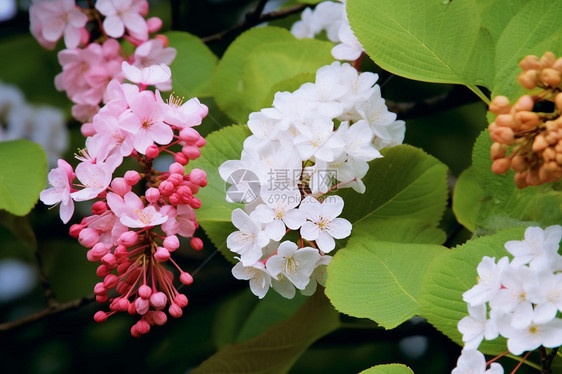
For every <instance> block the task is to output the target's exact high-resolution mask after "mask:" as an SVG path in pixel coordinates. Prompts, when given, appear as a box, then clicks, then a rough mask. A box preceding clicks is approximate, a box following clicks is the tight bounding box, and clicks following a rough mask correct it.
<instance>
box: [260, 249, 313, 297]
mask: <svg viewBox="0 0 562 374" xmlns="http://www.w3.org/2000/svg"><path fill="white" fill-rule="evenodd" d="M319 258H320V254H319V253H318V251H317V250H316V249H314V248H310V247H305V248H300V249H299V248H298V247H297V245H296V244H295V243H293V242H290V241H285V242H283V243H281V244H280V245H279V248H278V249H277V254H276V255H274V256H271V257H270V258H269V259H268V260H267V262H266V264H265V266H266V267H267V269H268V270H269V273H270V274H271V276H272V277H273V278H275V279H277V280H279V275H280V274H282V275H283V277H285V278H287V279H288V280H290V281H291V283H293V284H294V285H295V287H297V288H298V289H299V290H303V289H304V288H305V287H306V285H307V284H308V283H309V282H310V274H312V271H313V270H314V267H315V265H316V262H317V261H318V259H319Z"/></svg>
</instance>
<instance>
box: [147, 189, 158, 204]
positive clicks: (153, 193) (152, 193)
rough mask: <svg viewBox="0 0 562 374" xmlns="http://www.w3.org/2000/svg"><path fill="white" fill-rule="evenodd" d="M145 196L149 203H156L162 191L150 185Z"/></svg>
mask: <svg viewBox="0 0 562 374" xmlns="http://www.w3.org/2000/svg"><path fill="white" fill-rule="evenodd" d="M144 196H146V200H148V202H149V203H152V204H154V203H155V202H157V201H158V199H159V198H160V191H159V190H158V188H154V187H150V188H149V189H148V190H146V192H145V193H144Z"/></svg>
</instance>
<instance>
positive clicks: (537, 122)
mask: <svg viewBox="0 0 562 374" xmlns="http://www.w3.org/2000/svg"><path fill="white" fill-rule="evenodd" d="M519 66H520V67H521V68H522V69H523V72H522V73H521V74H519V76H518V77H517V80H518V82H519V83H520V84H521V85H522V86H523V87H525V88H526V89H528V90H532V94H529V95H523V96H521V97H520V98H519V99H518V100H517V101H516V102H515V104H513V105H511V103H510V101H509V100H508V99H507V98H506V97H505V96H497V97H495V98H494V100H492V103H491V104H490V107H489V110H490V112H492V113H494V114H495V115H496V120H495V121H494V122H492V123H491V124H490V125H489V126H488V130H489V132H490V137H491V138H492V140H493V141H494V143H493V144H492V147H491V149H490V153H491V156H492V160H493V161H494V162H493V163H492V171H493V172H494V173H496V174H504V173H506V172H507V171H509V169H513V170H514V171H516V172H517V173H516V174H515V177H514V179H515V184H516V185H517V187H518V188H524V187H527V186H538V185H540V184H542V183H547V182H553V181H555V180H557V179H560V178H562V117H560V114H561V113H562V84H561V82H562V57H560V58H558V59H556V58H555V56H554V55H553V54H552V53H551V52H546V53H545V54H544V55H543V56H542V57H541V58H540V59H539V58H538V57H537V56H526V57H525V58H524V59H523V60H522V61H521V62H520V63H519ZM508 153H509V154H508Z"/></svg>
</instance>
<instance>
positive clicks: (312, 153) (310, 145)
mask: <svg viewBox="0 0 562 374" xmlns="http://www.w3.org/2000/svg"><path fill="white" fill-rule="evenodd" d="M299 130H300V128H299ZM333 130H334V123H333V122H332V120H331V119H329V118H326V117H320V116H319V117H317V118H315V119H314V120H313V121H312V122H311V123H310V128H309V129H306V130H304V131H302V132H301V134H300V135H297V136H296V137H295V146H296V148H297V150H298V152H299V154H300V156H301V159H302V160H308V159H310V158H312V157H314V159H319V160H323V161H328V162H330V161H334V160H335V158H336V157H338V156H339V155H340V154H341V152H342V148H343V144H342V142H341V140H340V139H338V138H337V137H336V136H334V131H333Z"/></svg>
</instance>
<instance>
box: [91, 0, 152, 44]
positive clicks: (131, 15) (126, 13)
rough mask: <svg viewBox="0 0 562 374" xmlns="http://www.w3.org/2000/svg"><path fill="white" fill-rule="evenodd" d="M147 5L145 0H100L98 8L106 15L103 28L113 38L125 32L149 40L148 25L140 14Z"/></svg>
mask: <svg viewBox="0 0 562 374" xmlns="http://www.w3.org/2000/svg"><path fill="white" fill-rule="evenodd" d="M146 7H147V2H146V1H145V0H98V1H97V2H96V9H97V10H99V12H100V13H101V14H103V15H104V16H105V19H104V21H103V28H104V30H105V32H106V33H107V35H109V36H111V37H112V38H120V37H122V36H123V34H124V33H125V29H127V31H128V32H129V34H130V35H131V36H132V37H133V38H135V39H139V40H148V27H147V25H146V21H145V20H144V18H143V17H142V16H141V15H140V13H142V11H143V9H145V8H146Z"/></svg>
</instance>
